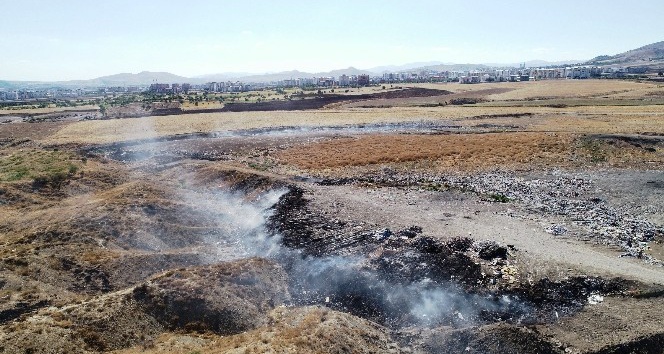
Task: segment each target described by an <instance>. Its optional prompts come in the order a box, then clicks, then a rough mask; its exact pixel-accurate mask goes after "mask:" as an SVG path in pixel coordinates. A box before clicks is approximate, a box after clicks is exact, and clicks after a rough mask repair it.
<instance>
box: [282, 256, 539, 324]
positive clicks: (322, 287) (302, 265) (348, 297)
mask: <svg viewBox="0 0 664 354" xmlns="http://www.w3.org/2000/svg"><path fill="white" fill-rule="evenodd" d="M288 266H289V267H288V270H287V271H288V273H289V275H290V276H291V278H292V279H291V281H292V283H293V286H292V294H291V295H292V296H293V297H294V298H295V299H296V301H297V302H299V304H303V305H310V304H322V305H325V306H328V307H331V308H333V309H337V310H341V311H345V312H349V313H352V314H354V315H357V316H360V317H363V318H367V319H370V320H373V321H376V322H379V323H382V324H385V325H388V326H391V327H403V326H409V325H424V326H440V325H447V326H463V325H471V324H476V323H479V322H484V321H491V320H497V319H501V320H512V321H518V320H519V318H521V317H523V316H525V315H526V314H528V313H529V309H528V308H527V307H526V306H523V305H522V304H521V303H520V302H519V301H518V300H517V299H514V298H510V297H507V296H501V297H495V296H492V295H485V294H469V293H466V292H465V291H464V290H463V289H460V288H458V287H457V286H456V285H455V284H453V283H447V284H444V283H440V282H434V281H431V280H428V279H424V280H420V281H413V282H401V283H399V282H394V281H389V280H387V279H386V277H385V276H384V275H383V274H381V273H380V272H378V271H376V270H373V269H371V268H369V267H368V266H366V260H365V259H362V258H361V257H340V256H335V257H322V258H317V257H305V258H300V259H296V260H292V261H291V262H290V264H288Z"/></svg>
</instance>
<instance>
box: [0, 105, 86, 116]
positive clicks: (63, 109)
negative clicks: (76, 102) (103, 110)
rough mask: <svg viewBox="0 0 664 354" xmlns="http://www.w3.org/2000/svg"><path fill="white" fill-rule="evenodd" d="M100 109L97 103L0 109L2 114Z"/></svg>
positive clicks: (0, 114)
mask: <svg viewBox="0 0 664 354" xmlns="http://www.w3.org/2000/svg"><path fill="white" fill-rule="evenodd" d="M91 109H99V106H96V105H86V106H78V107H47V108H29V109H0V116H3V115H14V114H47V113H56V112H76V111H87V110H91Z"/></svg>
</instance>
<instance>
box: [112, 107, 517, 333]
mask: <svg viewBox="0 0 664 354" xmlns="http://www.w3.org/2000/svg"><path fill="white" fill-rule="evenodd" d="M137 124H138V125H137V129H139V130H140V135H141V136H143V137H149V139H148V140H145V141H143V143H141V144H134V145H132V146H131V149H126V148H121V149H119V150H117V151H118V153H120V151H121V152H122V153H124V154H131V155H132V156H131V159H128V160H129V161H143V162H147V164H146V165H152V166H154V165H155V164H157V165H158V164H159V161H158V159H157V158H156V156H157V155H156V154H155V151H156V150H155V149H157V147H156V146H157V145H159V142H158V141H156V140H155V139H156V138H157V134H156V132H155V129H154V125H153V122H152V119H147V118H142V119H140V122H137ZM382 128H384V129H390V128H392V127H382ZM219 138H223V137H221V136H220V137H219ZM119 157H120V158H119V159H120V160H124V159H122V157H123V156H119ZM170 169H171V172H170V173H172V174H174V175H183V176H187V175H188V172H187V171H185V170H179V169H180V167H178V166H171V167H170ZM286 192H287V190H285V189H279V190H271V191H268V192H265V193H263V194H261V195H259V196H258V197H256V198H254V199H252V200H248V199H247V198H246V196H245V195H244V194H242V193H240V192H238V193H233V192H230V191H226V190H219V189H213V188H207V187H198V186H194V185H191V184H189V183H185V184H184V185H181V186H180V188H179V189H178V191H177V192H176V193H177V194H176V195H177V198H178V199H180V201H181V202H183V203H184V204H186V205H191V206H193V208H194V209H195V210H196V211H197V212H198V213H200V214H204V215H206V216H207V218H206V221H209V220H212V227H206V228H202V229H201V230H200V232H199V234H198V235H197V237H198V239H199V240H201V242H202V244H203V245H204V250H203V251H202V252H201V262H202V263H214V262H220V261H228V260H233V259H239V258H246V257H256V256H257V257H264V258H270V259H274V260H276V261H277V262H279V263H281V264H282V265H283V267H284V269H285V270H286V271H287V273H288V274H289V277H290V281H291V286H290V287H291V295H292V298H293V304H294V305H312V304H318V305H324V306H328V307H330V308H333V309H336V310H340V311H345V312H349V313H351V314H354V315H357V316H360V317H363V318H367V319H370V320H374V321H376V322H379V323H382V324H385V325H389V326H391V327H403V326H410V325H425V326H438V325H452V326H461V325H470V324H474V323H478V322H484V321H488V320H495V319H512V320H514V321H518V318H520V317H521V316H523V315H524V314H526V313H528V311H529V310H528V308H526V307H525V306H523V305H521V304H520V302H519V301H518V299H514V298H509V297H495V296H493V295H490V294H471V293H467V292H466V291H464V290H463V289H460V288H459V287H457V286H456V285H455V284H454V283H451V282H450V283H442V282H440V281H433V280H430V279H426V278H425V279H417V280H408V279H406V280H403V279H404V278H402V277H393V276H388V275H389V274H385V273H386V272H385V271H382V272H381V271H379V270H376V269H374V268H372V267H371V266H370V262H369V261H368V259H366V258H365V257H362V256H354V257H342V256H328V257H312V256H305V255H304V254H302V253H301V252H300V251H298V250H295V249H291V248H287V247H285V246H283V245H282V243H281V238H280V236H279V235H274V234H273V233H272V232H270V230H268V229H267V220H268V219H269V218H270V216H271V215H272V213H273V209H272V207H273V206H274V205H275V204H276V203H277V202H278V201H279V198H281V196H283V195H284V194H285V193H286ZM208 226H209V225H208ZM211 230H212V231H211ZM393 271H398V269H397V270H393ZM395 279H402V280H395Z"/></svg>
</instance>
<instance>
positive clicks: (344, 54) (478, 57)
mask: <svg viewBox="0 0 664 354" xmlns="http://www.w3.org/2000/svg"><path fill="white" fill-rule="evenodd" d="M2 7H3V8H4V9H5V10H6V14H12V16H5V18H4V19H3V21H2V23H0V31H1V33H3V36H1V37H0V47H2V48H3V49H4V50H3V54H2V55H0V80H17V81H18V80H23V81H30V80H33V81H61V80H79V79H91V78H95V77H100V76H105V75H112V74H117V73H122V72H131V73H136V72H140V71H155V72H156V71H164V72H170V73H174V74H177V75H181V76H186V77H195V76H201V75H205V74H215V73H221V72H246V73H266V72H280V71H288V70H294V69H297V70H301V71H305V72H314V73H315V72H324V71H329V70H333V69H340V68H347V67H350V66H353V67H356V68H359V69H368V68H372V67H376V66H382V65H400V64H405V63H410V62H423V61H439V62H445V63H473V64H479V63H517V62H523V61H529V60H547V61H565V60H588V59H591V58H593V57H594V56H597V55H602V54H608V55H613V54H617V53H621V52H624V51H627V50H630V49H634V48H637V47H640V46H643V45H646V44H649V43H653V42H657V41H660V40H661V38H658V36H659V35H661V34H660V33H658V29H659V24H658V18H657V17H658V14H659V13H661V12H662V10H664V4H663V3H661V2H657V1H651V0H647V1H641V2H640V3H639V6H638V7H637V6H633V7H627V6H625V5H623V4H621V3H617V2H613V1H610V2H607V1H587V2H584V3H582V4H575V3H574V2H572V1H560V2H555V3H551V2H544V1H539V2H532V1H521V0H518V1H509V2H501V3H500V4H495V3H492V2H488V1H474V2H471V3H469V2H466V3H464V4H463V5H461V4H453V3H441V2H439V1H411V2H408V3H404V2H402V1H381V2H375V1H362V2H350V1H335V2H333V3H320V4H318V3H317V4H316V5H315V6H312V5H311V3H310V2H305V1H295V0H292V1H285V2H280V3H278V4H274V3H272V2H267V1H245V2H242V3H241V4H240V3H217V2H207V1H199V2H195V3H193V4H187V5H182V4H180V3H176V2H153V1H144V2H140V3H133V2H129V1H125V0H122V1H112V2H104V3H94V4H93V3H89V2H83V1H78V0H77V1H63V2H58V3H51V2H46V1H36V0H33V1H23V2H11V3H10V2H7V3H5V4H2Z"/></svg>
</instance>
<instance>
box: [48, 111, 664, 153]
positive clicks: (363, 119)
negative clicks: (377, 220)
mask: <svg viewBox="0 0 664 354" xmlns="http://www.w3.org/2000/svg"><path fill="white" fill-rule="evenodd" d="M523 113H530V114H533V115H541V116H544V117H546V121H545V122H537V123H538V124H537V125H535V126H532V127H529V128H527V129H529V130H535V131H542V130H552V131H581V132H586V131H588V130H587V127H586V125H590V126H591V129H599V131H598V132H612V131H621V132H640V131H657V130H659V131H661V126H662V120H663V119H664V106H661V105H654V106H620V107H616V106H582V107H569V108H549V107H481V106H447V107H433V108H423V107H411V108H391V109H380V108H374V109H350V110H323V111H304V112H287V111H276V112H225V113H201V114H192V115H184V116H183V115H175V116H164V117H145V118H137V119H113V120H102V121H83V122H76V123H72V124H68V125H65V126H63V127H62V128H61V129H60V130H59V131H57V132H56V133H55V134H52V135H51V136H50V137H47V138H45V139H44V140H43V142H45V143H48V144H65V143H109V142H116V141H126V140H135V139H148V138H155V137H161V136H168V135H175V134H187V133H197V132H216V131H232V130H239V129H252V128H265V127H279V126H301V127H314V126H326V125H343V124H370V123H390V122H391V123H395V122H408V121H438V122H449V121H450V120H456V121H457V123H458V124H462V125H466V124H471V125H472V124H473V123H469V122H467V121H465V119H466V118H472V117H478V116H484V117H485V118H486V116H496V115H497V116H509V115H514V114H517V115H518V114H523ZM592 116H595V117H592ZM598 117H599V118H598ZM527 119H528V118H518V121H517V122H518V123H519V124H521V123H524V122H525V123H528V120H527ZM597 119H603V120H606V121H607V122H608V124H604V123H601V122H600V123H599V124H594V123H592V122H595V121H597ZM507 121H509V118H507ZM589 122H590V123H589ZM577 123H578V124H579V127H578V129H576V126H577ZM646 128H647V129H646Z"/></svg>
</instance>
